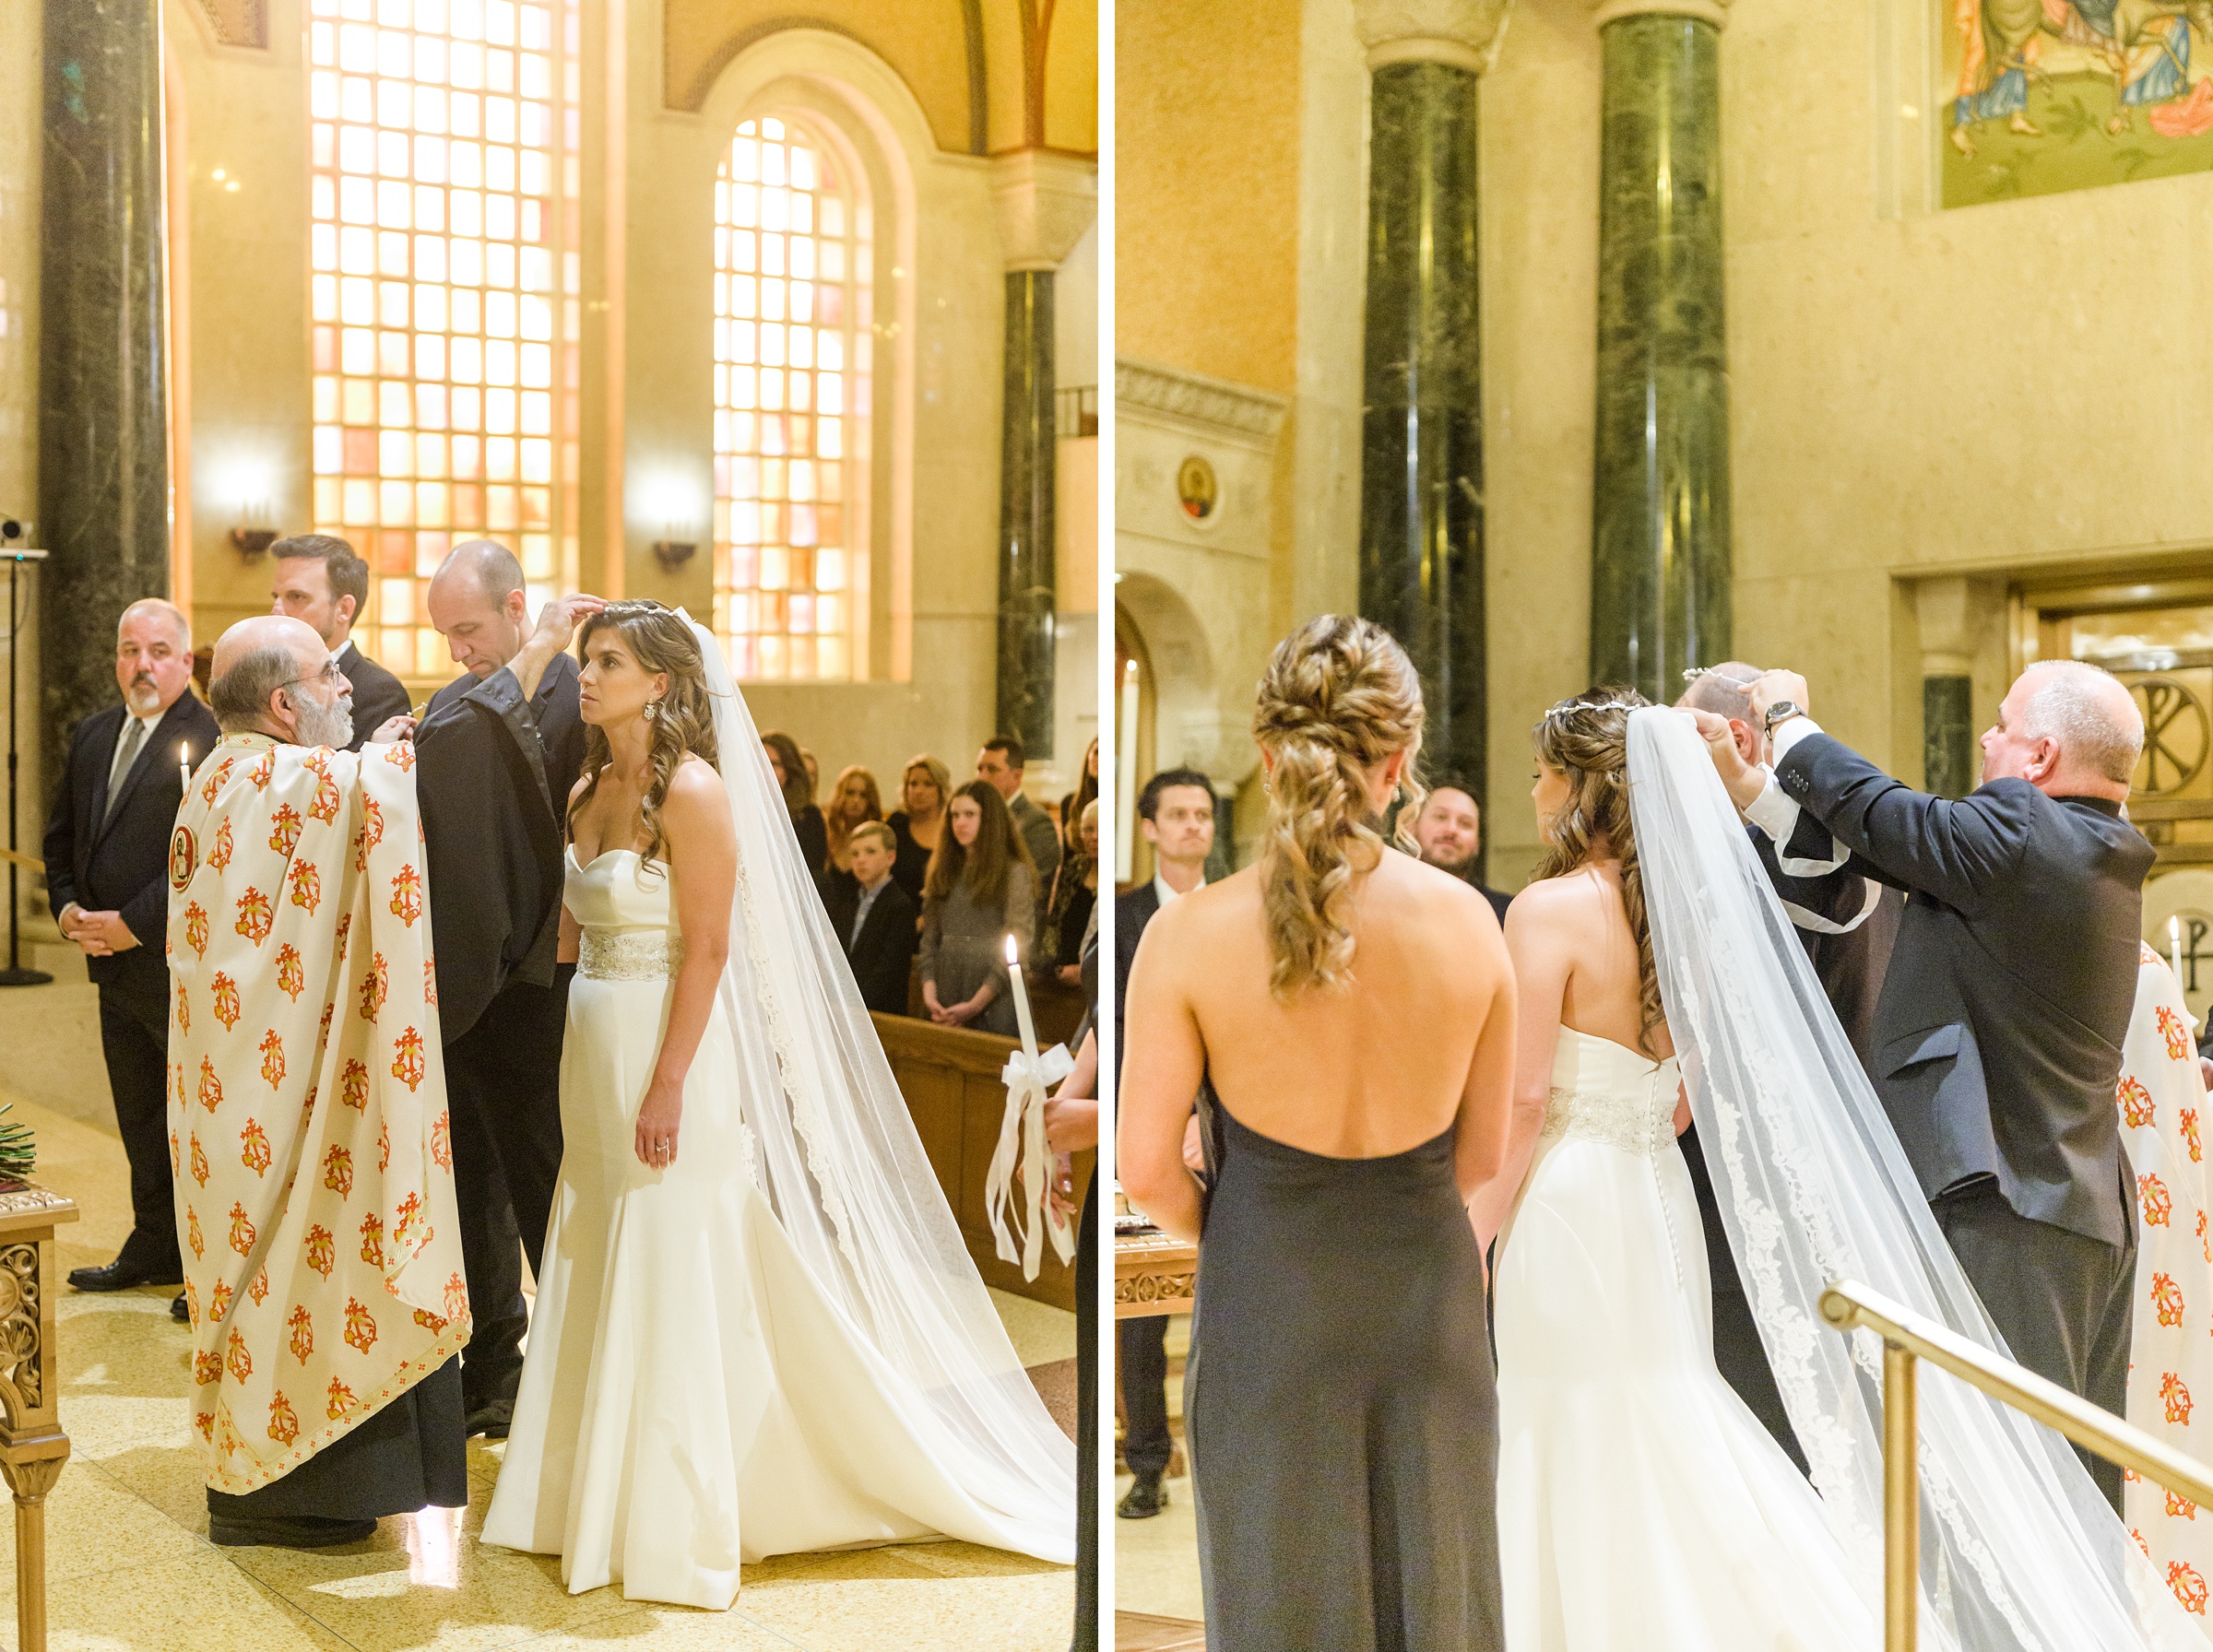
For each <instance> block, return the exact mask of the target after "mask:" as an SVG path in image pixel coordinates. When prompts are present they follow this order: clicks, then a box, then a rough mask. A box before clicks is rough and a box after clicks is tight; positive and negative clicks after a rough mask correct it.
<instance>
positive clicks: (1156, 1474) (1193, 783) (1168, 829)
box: [1114, 769, 1214, 1520]
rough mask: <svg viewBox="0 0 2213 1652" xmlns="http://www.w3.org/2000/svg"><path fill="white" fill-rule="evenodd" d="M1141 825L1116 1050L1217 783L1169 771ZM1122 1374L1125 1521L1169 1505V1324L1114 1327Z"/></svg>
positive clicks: (1209, 830) (1196, 860) (1198, 878)
mask: <svg viewBox="0 0 2213 1652" xmlns="http://www.w3.org/2000/svg"><path fill="white" fill-rule="evenodd" d="M1137 829H1138V832H1139V833H1140V834H1141V835H1142V837H1143V838H1144V840H1145V842H1147V843H1148V844H1152V845H1153V853H1154V862H1155V868H1154V873H1153V879H1152V881H1151V882H1149V883H1141V884H1139V885H1138V886H1137V887H1136V888H1135V889H1132V890H1130V891H1127V892H1126V893H1124V894H1122V895H1120V896H1119V897H1118V898H1117V899H1116V901H1115V903H1114V1047H1115V1051H1116V1058H1117V1059H1119V1058H1120V1052H1121V1048H1122V1024H1123V1023H1122V1006H1123V1004H1124V1003H1125V1002H1126V1001H1127V999H1128V997H1129V993H1130V964H1131V963H1132V962H1134V961H1135V960H1136V958H1137V943H1138V941H1139V939H1140V938H1142V936H1143V935H1144V933H1145V926H1146V925H1147V924H1149V923H1151V922H1152V921H1153V914H1154V913H1156V912H1158V911H1159V910H1160V909H1161V908H1162V907H1164V906H1166V904H1167V903H1169V902H1171V901H1173V900H1175V899H1176V898H1177V897H1178V896H1179V895H1188V894H1189V893H1190V892H1191V891H1193V890H1195V889H1197V888H1198V887H1199V886H1200V885H1201V884H1202V883H1204V882H1205V881H1206V858H1207V856H1208V855H1211V854H1212V853H1213V847H1214V787H1213V782H1212V781H1210V780H1209V779H1207V777H1206V776H1205V775H1203V774H1201V773H1200V772H1199V771H1198V770H1196V769H1164V770H1162V771H1161V772H1160V773H1157V774H1155V775H1154V776H1153V778H1152V779H1150V780H1148V781H1146V782H1145V789H1144V790H1143V791H1142V792H1140V793H1139V794H1138V798H1137ZM1114 1329H1115V1365H1116V1375H1118V1377H1119V1378H1120V1381H1121V1385H1122V1411H1123V1420H1124V1422H1125V1423H1126V1425H1127V1426H1126V1427H1125V1429H1124V1432H1123V1434H1122V1460H1123V1461H1124V1462H1126V1463H1128V1464H1129V1465H1130V1475H1131V1476H1132V1479H1133V1483H1132V1484H1131V1485H1130V1489H1129V1491H1128V1492H1126V1493H1123V1494H1122V1500H1121V1502H1120V1503H1119V1504H1117V1505H1116V1507H1115V1511H1114V1512H1115V1513H1116V1514H1117V1515H1118V1516H1121V1518H1123V1519H1125V1520H1148V1519H1151V1518H1152V1517H1153V1516H1154V1515H1157V1514H1158V1513H1160V1511H1161V1510H1162V1509H1164V1508H1166V1506H1167V1502H1168V1493H1167V1490H1166V1487H1165V1486H1163V1485H1162V1483H1161V1481H1162V1480H1163V1478H1164V1477H1165V1476H1166V1473H1167V1471H1168V1460H1169V1458H1170V1457H1173V1456H1174V1455H1175V1452H1176V1443H1175V1441H1174V1439H1173V1438H1172V1437H1171V1436H1170V1435H1169V1433H1168V1391H1167V1383H1168V1322H1167V1319H1166V1316H1161V1315H1157V1314H1155V1315H1151V1316H1147V1317H1145V1318H1142V1319H1124V1320H1122V1321H1120V1322H1119V1323H1118V1324H1117V1325H1116V1326H1115V1327H1114Z"/></svg>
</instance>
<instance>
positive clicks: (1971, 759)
mask: <svg viewBox="0 0 2213 1652" xmlns="http://www.w3.org/2000/svg"><path fill="white" fill-rule="evenodd" d="M1973 693H1974V678H1970V677H1951V676H1942V677H1924V678H1922V679H1921V741H1922V747H1921V758H1922V788H1923V790H1924V791H1930V792H1934V793H1935V794H1936V796H1939V797H1964V796H1967V795H1968V793H1970V792H1971V791H1973V790H1974V789H1975V774H1976V763H1975V725H1974V713H1973V711H1972V710H1971V709H1970V701H1971V700H1972V698H1973Z"/></svg>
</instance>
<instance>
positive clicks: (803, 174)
mask: <svg viewBox="0 0 2213 1652" xmlns="http://www.w3.org/2000/svg"><path fill="white" fill-rule="evenodd" d="M869 271H870V217H869V207H868V198H867V195H866V186H865V183H864V181H863V180H862V179H860V178H858V177H856V176H855V175H854V170H853V168H852V167H851V166H850V165H849V164H848V163H847V161H846V159H844V158H843V157H842V156H841V155H840V154H839V153H837V151H836V150H835V149H834V148H833V147H832V146H831V145H830V144H828V143H826V142H825V141H823V139H822V136H819V135H818V134H816V133H814V132H812V131H811V130H810V129H809V128H808V127H806V126H803V125H801V124H798V123H796V122H793V121H790V120H786V119H773V118H768V117H763V118H760V119H756V120H750V121H747V122H745V123H744V124H741V125H740V127H739V128H738V133H737V136H736V137H734V138H733V139H732V140H731V143H730V148H729V152H728V154H727V155H726V156H725V157H724V159H723V163H722V170H721V175H720V176H719V178H718V179H717V180H716V185H715V628H716V632H717V633H718V634H719V635H720V636H721V637H722V639H723V644H724V647H725V648H726V649H727V650H728V654H729V660H730V669H731V671H732V673H733V675H735V676H738V677H740V678H800V679H813V680H839V679H846V678H855V677H859V676H864V675H866V667H867V619H868V575H869V566H868V539H867V508H866V507H867V499H868V454H869V429H868V413H869V407H870V348H869V347H870V284H869Z"/></svg>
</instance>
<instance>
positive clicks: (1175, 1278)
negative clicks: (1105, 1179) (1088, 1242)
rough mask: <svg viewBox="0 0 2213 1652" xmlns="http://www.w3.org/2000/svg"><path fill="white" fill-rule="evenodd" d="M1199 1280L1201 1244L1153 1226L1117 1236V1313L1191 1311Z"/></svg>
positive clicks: (1132, 1316)
mask: <svg viewBox="0 0 2213 1652" xmlns="http://www.w3.org/2000/svg"><path fill="white" fill-rule="evenodd" d="M1198 1283H1199V1247H1198V1246H1197V1245H1192V1244H1190V1243H1189V1241H1187V1240H1182V1239H1178V1238H1176V1237H1175V1236H1174V1235H1172V1234H1169V1233H1162V1232H1161V1231H1160V1230H1159V1229H1158V1228H1149V1229H1147V1230H1145V1231H1144V1232H1142V1233H1117V1234H1116V1235H1115V1236H1114V1316H1115V1317H1116V1318H1117V1319H1145V1318H1149V1317H1151V1316H1154V1315H1156V1314H1188V1313H1189V1312H1190V1311H1191V1302H1192V1292H1194V1291H1196V1290H1197V1288H1198Z"/></svg>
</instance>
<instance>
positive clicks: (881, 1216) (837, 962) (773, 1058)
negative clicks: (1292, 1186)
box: [683, 614, 1076, 1563]
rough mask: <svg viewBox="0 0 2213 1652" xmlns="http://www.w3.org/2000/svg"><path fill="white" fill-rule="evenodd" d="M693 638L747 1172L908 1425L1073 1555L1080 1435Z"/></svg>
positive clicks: (751, 736) (776, 798)
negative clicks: (715, 815) (729, 854)
mask: <svg viewBox="0 0 2213 1652" xmlns="http://www.w3.org/2000/svg"><path fill="white" fill-rule="evenodd" d="M683 618H684V619H685V620H686V621H687V622H688V623H690V624H691V626H692V632H693V634H694V635H695V636H696V637H697V638H698V639H699V648H700V653H701V655H703V656H704V660H705V663H706V678H707V690H708V693H709V694H710V695H711V696H712V698H713V702H714V707H715V738H716V746H717V748H718V750H719V755H720V759H721V769H722V774H723V783H724V785H726V786H727V787H728V791H729V798H730V812H731V815H732V818H733V823H734V824H735V826H736V829H737V838H738V898H737V900H736V901H735V902H734V903H732V906H731V917H730V953H729V962H728V965H727V966H726V967H725V969H724V971H723V976H722V985H721V989H720V991H721V997H722V1002H723V1005H724V1008H725V1009H727V1010H728V1014H729V1017H730V1025H731V1027H732V1029H733V1030H734V1032H735V1033H736V1044H737V1050H738V1062H739V1066H740V1074H739V1077H740V1083H741V1086H742V1091H741V1093H742V1095H743V1097H744V1108H745V1123H746V1125H747V1126H748V1127H750V1129H751V1135H752V1137H753V1140H754V1143H755V1146H756V1154H755V1158H756V1162H755V1164H754V1166H753V1167H752V1168H753V1174H754V1179H755V1180H756V1182H757V1183H758V1184H759V1186H761V1188H762V1190H763V1192H764V1193H765V1194H766V1195H767V1197H768V1199H769V1202H770V1203H771V1204H772V1205H773V1206H774V1208H775V1213H776V1217H777V1220H778V1221H780V1222H781V1223H782V1225H783V1228H784V1231H785V1233H787V1234H788V1235H789V1236H790V1239H791V1243H792V1245H793V1246H794V1247H795V1248H796V1249H797V1250H798V1251H799V1256H800V1257H801V1258H802V1259H803V1260H804V1261H805V1262H806V1264H807V1266H808V1268H810V1269H811V1271H812V1272H813V1274H814V1275H815V1277H816V1279H817V1280H819V1281H820V1282H821V1284H822V1288H823V1290H824V1292H825V1293H826V1294H827V1296H828V1298H829V1300H830V1301H831V1302H832V1303H833V1304H835V1305H836V1307H837V1308H838V1309H839V1310H840V1311H842V1312H843V1313H844V1314H845V1315H846V1317H847V1318H848V1319H850V1320H851V1322H852V1323H853V1325H854V1326H855V1327H858V1330H859V1332H860V1334H861V1335H862V1337H863V1338H864V1339H866V1340H867V1342H868V1343H869V1344H870V1346H871V1347H873V1348H874V1349H875V1351H877V1352H878V1353H880V1354H881V1355H882V1358H883V1360H884V1362H885V1363H886V1364H887V1365H888V1366H889V1367H890V1368H891V1370H892V1371H893V1372H894V1373H896V1374H897V1375H899V1376H901V1377H904V1378H905V1381H906V1384H907V1385H909V1386H911V1391H912V1394H913V1397H914V1399H915V1402H916V1404H917V1407H919V1408H921V1409H920V1411H919V1412H918V1414H917V1416H916V1417H915V1418H914V1422H915V1427H916V1433H917V1437H918V1438H920V1439H922V1440H923V1441H925V1442H926V1443H927V1444H928V1445H929V1446H930V1447H931V1449H932V1450H933V1451H934V1452H935V1453H936V1454H937V1455H938V1457H939V1458H940V1460H941V1462H942V1463H943V1464H944V1465H945V1466H946V1468H947V1469H948V1471H949V1473H951V1474H952V1476H953V1478H954V1479H955V1480H956V1481H958V1482H959V1483H960V1484H961V1485H962V1486H963V1487H964V1489H965V1490H966V1491H967V1492H968V1493H969V1494H970V1495H971V1496H973V1497H975V1498H976V1501H977V1502H979V1503H981V1504H985V1505H986V1506H987V1507H989V1508H992V1509H994V1510H996V1511H998V1512H999V1513H1000V1515H1002V1516H1005V1517H1006V1518H1008V1519H1009V1520H1011V1521H1015V1522H1019V1523H1020V1524H1021V1526H1022V1527H1023V1528H1024V1529H1026V1530H1027V1531H1029V1532H1031V1533H1033V1534H1034V1535H1035V1542H1034V1543H1033V1544H1025V1545H1024V1547H1025V1548H1027V1549H1028V1550H1029V1552H1032V1553H1034V1554H1035V1555H1037V1556H1038V1557H1040V1558H1041V1559H1047V1560H1057V1561H1060V1562H1063V1563H1066V1562H1070V1561H1072V1560H1073V1559H1074V1558H1075V1507H1076V1480H1075V1448H1074V1446H1073V1445H1071V1443H1070V1441H1069V1438H1068V1436H1067V1435H1066V1434H1063V1433H1061V1431H1060V1429H1059V1426H1058V1425H1057V1424H1056V1423H1055V1422H1053V1420H1052V1418H1051V1416H1050V1415H1049V1414H1047V1411H1046V1409H1045V1406H1044V1403H1043V1402H1042V1401H1041V1400H1040V1399H1039V1398H1038V1397H1037V1391H1036V1389H1035V1386H1033V1385H1032V1384H1031V1382H1030V1379H1029V1376H1028V1374H1027V1373H1026V1372H1024V1369H1023V1367H1022V1363H1021V1362H1020V1361H1019V1360H1018V1359H1016V1357H1015V1354H1014V1349H1013V1345H1012V1343H1011V1342H1009V1341H1008V1339H1007V1333H1006V1329H1005V1327H1003V1326H1002V1325H1001V1324H1000V1318H999V1316H998V1314H997V1313H996V1312H995V1311H994V1310H993V1308H992V1305H991V1299H990V1297H989V1295H988V1293H987V1292H985V1290H984V1285H983V1280H981V1279H980V1278H979V1277H978V1276H977V1273H976V1264H975V1263H974V1262H973V1261H971V1260H970V1259H969V1256H968V1251H967V1247H966V1246H965V1245H963V1243H962V1242H961V1235H960V1231H959V1230H958V1229H957V1228H956V1227H955V1226H954V1225H953V1213H952V1211H951V1210H950V1209H947V1207H946V1203H945V1199H944V1196H943V1195H942V1194H941V1193H940V1191H939V1189H938V1178H937V1175H936V1173H935V1172H934V1171H933V1170H932V1169H931V1168H930V1163H929V1159H928V1158H927V1157H926V1156H925V1155H924V1153H923V1150H922V1141H921V1138H920V1137H919V1136H917V1134H916V1132H915V1126H914V1121H913V1120H912V1119H911V1118H910V1117H909V1116H908V1114H907V1109H906V1103H905V1100H904V1099H903V1098H902V1097H901V1095H900V1093H899V1088H898V1086H897V1084H896V1083H895V1082H893V1078H892V1069H891V1064H890V1063H889V1062H888V1061H887V1060H886V1059H885V1058H884V1054H883V1047H882V1044H880V1043H879V1042H878V1039H877V1036H876V1029H875V1025H874V1023H873V1022H871V1021H870V1019H869V1011H868V1008H867V1006H866V1005H864V1004H863V1003H862V1002H861V997H860V989H859V988H858V986H857V985H855V984H854V980H853V971H852V968H851V966H850V965H849V964H848V963H847V962H846V955H845V952H844V950H842V949H841V948H840V947H839V945H838V943H837V938H836V936H835V934H834V932H833V931H832V929H831V926H830V920H829V917H828V915H827V914H825V912H824V911H823V908H822V900H821V897H820V896H819V895H818V894H817V893H816V891H815V888H814V882H813V879H811V877H810V876H809V875H808V872H807V868H806V866H805V864H804V862H803V861H802V860H801V858H800V855H799V841H798V839H797V838H796V837H795V836H794V835H793V833H792V828H791V820H790V817H789V815H788V813H787V811H786V809H785V807H784V800H783V796H782V793H781V792H780V791H779V790H778V788H777V786H776V785H775V776H774V775H773V774H772V773H770V770H769V766H768V758H767V756H766V754H765V753H764V752H763V750H762V747H761V737H760V734H759V732H758V731H757V730H756V729H755V728H754V726H753V719H752V714H751V712H750V711H749V710H748V709H747V707H746V703H745V699H744V696H743V695H741V694H740V692H739V691H738V688H737V685H736V684H735V683H733V682H732V681H731V679H730V673H729V667H728V665H727V664H726V663H725V662H724V660H723V657H722V650H721V647H720V646H719V645H718V644H717V643H716V640H715V638H714V636H713V635H712V633H710V632H709V631H707V630H706V629H705V628H704V626H701V625H700V624H699V623H698V622H697V621H695V620H692V618H691V616H690V615H689V614H686V615H684V616H683Z"/></svg>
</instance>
